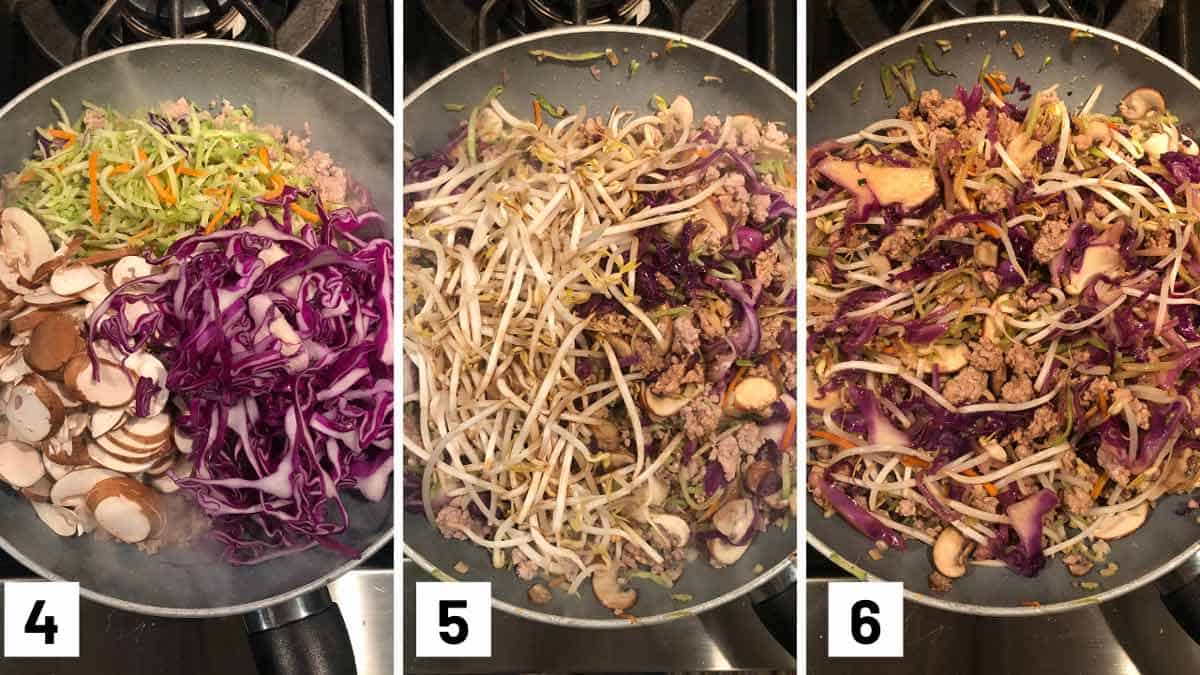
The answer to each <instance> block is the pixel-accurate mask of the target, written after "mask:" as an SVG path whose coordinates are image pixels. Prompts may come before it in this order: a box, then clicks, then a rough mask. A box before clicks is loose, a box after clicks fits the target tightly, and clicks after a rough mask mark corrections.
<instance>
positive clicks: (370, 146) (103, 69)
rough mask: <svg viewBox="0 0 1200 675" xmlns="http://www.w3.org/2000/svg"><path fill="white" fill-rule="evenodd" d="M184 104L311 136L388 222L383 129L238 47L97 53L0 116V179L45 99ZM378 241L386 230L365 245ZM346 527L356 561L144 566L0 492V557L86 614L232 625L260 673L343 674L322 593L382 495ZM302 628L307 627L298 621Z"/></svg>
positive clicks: (364, 113) (347, 655)
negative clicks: (114, 612)
mask: <svg viewBox="0 0 1200 675" xmlns="http://www.w3.org/2000/svg"><path fill="white" fill-rule="evenodd" d="M181 96H182V97H185V98H188V99H190V100H192V101H195V102H198V103H200V104H202V105H206V104H208V103H209V102H210V101H214V100H215V101H220V100H222V99H228V100H230V101H231V102H235V103H237V104H248V105H250V106H252V107H253V108H254V110H255V112H256V114H257V115H259V118H260V119H262V120H263V121H265V122H270V123H274V124H278V125H280V126H282V127H284V128H289V129H297V130H300V129H304V128H305V125H309V126H310V128H311V130H312V143H313V147H314V148H323V149H327V150H328V151H330V152H331V154H333V156H334V157H335V159H336V161H337V163H338V164H339V165H341V166H344V167H345V168H346V169H347V171H348V172H349V173H350V174H351V175H352V176H353V177H354V178H355V179H356V180H357V181H359V182H362V183H363V184H364V185H365V186H366V187H367V188H368V190H369V191H370V192H371V194H372V196H373V198H374V200H375V202H376V206H377V207H378V209H379V210H380V211H381V212H383V213H389V214H390V213H391V209H392V180H391V179H392V175H393V173H392V138H393V136H392V120H391V117H390V116H389V115H388V114H387V112H386V111H384V110H383V109H382V108H380V107H379V106H378V105H377V104H376V103H375V102H374V101H372V100H370V99H369V98H368V97H366V96H365V95H363V94H362V93H361V92H359V91H358V90H357V89H355V88H354V87H353V86H352V85H350V84H347V83H346V82H344V81H342V80H341V79H339V78H337V77H336V76H334V75H332V74H330V73H328V72H326V71H324V70H321V69H320V68H317V67H315V66H313V65H312V64H309V63H307V62H305V61H302V60H301V59H298V58H295V57H291V56H288V55H286V54H283V53H280V52H276V51H274V50H270V49H265V48H262V47H257V46H254V45H247V44H243V43H234V42H221V41H213V40H176V41H161V42H149V43H144V44H138V45H133V46H129V47H125V48H121V49H116V50H112V51H108V52H104V53H102V54H100V55H98V56H95V57H92V58H89V59H85V60H82V61H80V62H78V63H76V64H73V65H71V66H69V67H67V68H64V69H62V70H59V71H57V72H56V73H54V74H53V75H51V76H50V77H48V78H46V79H44V80H42V81H41V82H39V83H37V84H36V85H34V86H33V87H31V88H29V89H28V90H26V91H25V92H23V93H22V94H21V95H19V96H18V97H17V98H16V99H14V100H13V101H12V102H11V103H9V104H8V105H7V106H5V107H4V108H3V109H0V173H7V172H10V171H13V170H16V169H19V168H20V166H21V161H22V160H23V159H24V158H25V157H27V156H28V155H29V154H30V153H32V151H33V149H34V141H33V130H34V128H35V127H37V126H45V125H46V124H47V122H48V121H50V120H53V119H54V115H55V113H54V109H53V108H52V107H51V104H50V101H51V99H55V100H57V101H59V102H60V103H62V105H63V106H64V107H65V108H66V109H67V111H68V112H69V113H70V114H71V115H73V116H78V115H79V114H80V102H81V101H82V100H88V101H91V102H94V103H98V104H105V105H111V106H113V107H114V108H118V109H120V110H123V111H126V112H132V111H133V110H135V109H138V108H146V107H150V106H153V105H156V104H157V103H160V102H162V101H166V100H174V99H176V98H179V97H181ZM367 236H370V237H390V236H391V232H390V231H376V232H371V233H368V234H367ZM346 505H347V507H348V509H349V511H350V523H351V527H350V529H349V531H348V532H347V533H346V534H345V535H344V536H343V537H341V538H340V540H341V541H342V542H343V543H344V544H346V545H347V546H348V547H350V548H354V549H357V550H360V551H362V557H361V558H359V559H346V558H344V557H341V556H339V555H337V554H334V553H331V552H328V551H325V550H321V549H312V550H309V551H306V552H304V553H298V554H295V555H290V556H285V557H281V558H277V559H275V560H271V561H268V562H266V563H263V564H261V565H255V566H246V567H233V566H230V565H227V564H225V563H223V562H221V561H220V560H219V559H218V558H217V556H214V555H213V554H212V552H210V551H206V550H201V549H200V548H197V549H195V550H164V551H163V552H161V553H160V554H158V555H155V556H146V555H143V554H141V553H139V552H138V551H137V550H135V549H134V548H133V547H131V546H124V545H117V544H114V543H105V542H99V541H96V540H95V539H94V538H92V537H78V538H70V539H64V538H61V537H58V536H57V535H55V534H54V533H52V532H51V531H50V530H49V529H47V528H46V526H45V525H44V524H42V523H41V522H40V521H39V520H38V518H37V516H36V515H35V514H34V512H33V510H32V509H30V508H29V505H28V504H27V503H26V502H25V500H24V498H22V497H20V496H19V495H17V494H15V493H14V492H13V491H12V490H10V489H7V487H5V488H0V513H3V514H4V515H3V517H0V548H3V549H4V551H5V552H7V553H8V554H9V555H11V556H12V557H14V558H16V559H17V560H18V561H19V562H20V563H22V564H23V565H25V566H26V567H27V568H29V569H31V570H33V571H34V572H36V573H37V574H39V575H41V576H43V577H46V578H48V579H63V580H70V581H78V582H79V583H80V587H81V593H82V595H83V596H84V597H85V598H87V599H89V600H92V601H94V602H99V603H101V604H105V605H109V606H111V607H115V608H117V609H122V610H125V611H130V612H137V613H142V614H150V615H157V616H167V617H177V618H208V617H219V616H228V615H233V614H243V615H245V616H246V619H247V625H248V626H249V627H250V628H251V629H253V631H254V632H253V635H252V647H253V648H254V651H255V654H256V657H261V658H260V659H259V661H260V669H262V670H263V671H272V672H274V671H276V670H287V671H290V672H333V673H346V672H352V671H353V668H354V665H353V653H352V652H351V651H350V649H349V642H348V638H347V636H346V634H345V625H344V623H343V622H342V619H341V615H340V612H338V611H337V608H336V605H331V603H330V601H329V596H328V593H327V592H325V590H324V588H325V586H327V585H328V584H329V583H330V582H331V581H333V580H334V579H335V578H337V577H339V576H341V575H342V574H344V573H346V572H348V571H349V570H351V569H353V568H354V567H355V566H356V565H357V564H358V563H359V562H360V561H361V560H363V559H365V558H366V557H369V556H370V555H371V554H372V553H374V552H375V551H377V550H379V548H380V547H382V546H384V545H385V544H386V543H387V542H388V541H389V540H390V539H391V536H392V528H393V516H392V501H391V499H390V496H389V497H388V498H385V499H384V500H383V501H380V502H378V503H370V502H367V501H365V500H362V499H358V498H355V497H350V498H347V500H346ZM303 619H308V620H307V621H305V620H303Z"/></svg>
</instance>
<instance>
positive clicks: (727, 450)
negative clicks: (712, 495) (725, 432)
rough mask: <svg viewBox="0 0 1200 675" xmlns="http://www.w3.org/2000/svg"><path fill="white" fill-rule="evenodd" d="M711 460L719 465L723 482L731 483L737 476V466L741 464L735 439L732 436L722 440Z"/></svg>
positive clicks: (740, 455)
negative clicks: (723, 475) (723, 473)
mask: <svg viewBox="0 0 1200 675" xmlns="http://www.w3.org/2000/svg"><path fill="white" fill-rule="evenodd" d="M713 459H715V460H717V463H718V464H720V465H721V470H722V471H724V472H725V480H727V481H732V480H733V479H734V478H735V477H736V476H737V470H738V466H739V465H741V463H742V453H741V450H740V449H739V448H738V442H737V439H736V438H734V437H733V436H726V437H725V438H722V439H721V442H720V443H717V447H716V449H715V451H714V452H713Z"/></svg>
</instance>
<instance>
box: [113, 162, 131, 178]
mask: <svg viewBox="0 0 1200 675" xmlns="http://www.w3.org/2000/svg"><path fill="white" fill-rule="evenodd" d="M130 171H133V167H132V166H131V165H129V164H118V165H116V166H114V167H113V170H112V175H114V176H119V175H121V174H123V173H129V172H130Z"/></svg>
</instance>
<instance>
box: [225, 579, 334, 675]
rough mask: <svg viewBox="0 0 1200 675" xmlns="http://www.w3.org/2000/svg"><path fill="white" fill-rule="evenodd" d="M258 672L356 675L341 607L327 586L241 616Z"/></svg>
mask: <svg viewBox="0 0 1200 675" xmlns="http://www.w3.org/2000/svg"><path fill="white" fill-rule="evenodd" d="M243 620H244V621H245V624H246V633H247V637H248V638H249V640H250V651H251V653H252V654H253V655H254V663H255V665H257V666H258V672H259V675H354V674H355V673H357V672H358V668H357V666H356V665H355V662H354V650H353V648H352V647H351V644H350V634H349V632H348V631H347V630H346V621H345V619H343V618H342V611H341V610H340V609H338V606H337V603H335V602H334V601H333V598H332V597H331V596H330V595H329V591H328V590H327V589H325V588H321V589H318V590H316V591H312V592H310V593H306V594H304V595H301V596H300V597H298V598H295V599H293V600H290V601H288V602H285V603H282V604H279V605H273V606H271V607H267V608H264V609H260V610H258V611H256V612H252V613H250V614H247V615H245V616H244V617H243Z"/></svg>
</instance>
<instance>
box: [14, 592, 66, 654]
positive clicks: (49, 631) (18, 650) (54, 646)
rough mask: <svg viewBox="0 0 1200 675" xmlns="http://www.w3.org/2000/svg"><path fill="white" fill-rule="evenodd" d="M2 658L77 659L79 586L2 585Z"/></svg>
mask: <svg viewBox="0 0 1200 675" xmlns="http://www.w3.org/2000/svg"><path fill="white" fill-rule="evenodd" d="M4 656H5V657H6V658H12V657H18V656H52V657H73V658H78V657H79V584H77V583H74V582H66V581H7V582H5V583H4Z"/></svg>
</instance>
